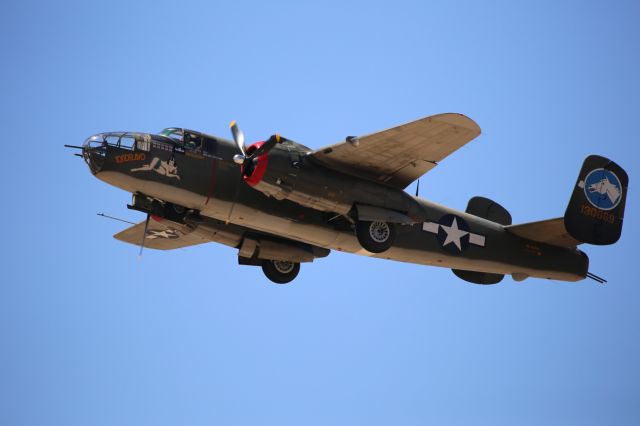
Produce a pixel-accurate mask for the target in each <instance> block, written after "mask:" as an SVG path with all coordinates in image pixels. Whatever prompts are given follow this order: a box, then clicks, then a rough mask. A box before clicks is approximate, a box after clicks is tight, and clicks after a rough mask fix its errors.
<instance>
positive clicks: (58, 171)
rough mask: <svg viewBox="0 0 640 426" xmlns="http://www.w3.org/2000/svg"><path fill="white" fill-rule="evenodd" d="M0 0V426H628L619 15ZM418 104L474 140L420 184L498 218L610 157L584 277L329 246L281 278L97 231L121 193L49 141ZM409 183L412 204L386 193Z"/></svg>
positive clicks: (252, 132)
mask: <svg viewBox="0 0 640 426" xmlns="http://www.w3.org/2000/svg"><path fill="white" fill-rule="evenodd" d="M218 3H219V4H217V5H216V4H215V3H214V2H202V3H193V2H184V4H182V3H180V2H156V1H149V2H111V1H108V2H107V1H103V2H93V3H91V2H78V3H70V2H40V3H37V2H30V1H14V0H9V1H5V2H3V6H2V25H1V26H0V48H1V52H2V59H1V60H0V61H1V62H0V63H1V67H0V87H1V92H0V93H1V95H0V123H1V124H2V129H3V138H2V139H3V140H2V144H3V147H4V153H5V156H4V158H3V161H2V164H3V167H2V169H1V170H2V171H1V176H2V181H1V182H2V183H1V184H0V185H1V187H2V208H1V209H0V218H1V220H2V224H3V229H4V231H3V238H2V241H3V243H2V255H1V257H0V264H1V266H2V278H1V284H0V424H2V425H12V426H13V425H15V426H17V425H66V426H71V425H213V424H216V425H256V424H264V425H300V424H318V425H327V424H344V425H355V424H366V425H390V424H399V425H423V424H447V425H458V424H478V425H484V424H487V425H488V424H490V425H513V424H518V425H539V424H545V425H553V424H558V425H560V424H562V425H567V424H579V425H602V424H615V425H637V424H640V343H639V331H638V326H639V325H640V309H639V308H638V303H639V302H638V300H639V298H640V280H638V277H637V275H638V274H637V266H638V260H639V257H638V251H637V249H638V239H639V238H640V230H639V221H638V219H639V217H638V197H637V194H636V192H635V191H634V189H635V182H637V181H638V179H640V165H639V160H638V154H639V149H638V123H639V119H638V115H639V114H640V108H639V106H640V105H639V102H640V101H639V99H640V84H639V83H638V79H639V76H640V58H639V56H640V53H639V52H640V49H639V48H638V44H639V42H640V25H638V22H640V5H639V3H638V2H633V1H631V2H624V1H619V2H595V1H590V2H584V1H569V2H556V1H550V2H541V1H531V2H513V1H504V2H493V1H489V2H487V1H483V2H463V1H438V2H427V1H425V2H402V1H398V2H373V1H365V2H360V3H349V4H345V3H346V2H345V3H343V2H335V3H331V2H315V3H311V2H309V3H306V2H291V3H288V2H279V1H269V2H255V3H251V2H218ZM441 112H460V113H463V114H466V115H468V116H469V117H471V118H473V119H474V120H476V121H477V122H478V124H479V125H480V126H481V128H482V129H483V134H482V135H481V136H480V137H479V138H478V139H476V140H475V141H473V142H472V143H471V144H469V145H468V146H466V147H464V148H463V149H461V150H460V151H458V152H456V153H454V154H453V155H451V156H450V157H449V158H447V159H446V160H445V161H443V162H442V164H441V165H440V166H438V167H437V168H436V169H434V170H433V171H432V172H430V173H429V174H428V175H427V176H425V177H424V178H423V179H422V181H421V195H422V196H423V197H426V198H429V199H431V200H434V201H436V202H439V203H442V204H445V205H448V206H451V207H454V208H458V209H464V207H465V206H466V203H467V200H468V199H469V198H470V197H472V196H474V195H483V196H486V197H490V198H492V199H495V200H496V201H498V202H500V203H501V204H503V205H504V206H505V207H506V208H507V209H509V210H510V212H511V214H512V215H513V218H514V223H522V222H528V221H533V220H538V219H546V218H552V217H558V216H561V215H562V214H563V212H564V209H565V207H566V204H567V202H568V200H569V196H570V193H571V191H572V188H573V185H574V184H575V179H576V177H577V173H578V171H579V169H580V166H581V164H582V161H583V159H584V157H586V156H587V155H589V154H593V153H597V154H601V155H605V156H608V157H610V158H612V159H613V160H615V161H617V162H618V163H619V164H620V165H621V166H622V167H624V168H625V169H626V170H627V172H628V173H629V176H630V181H631V188H630V190H629V198H628V203H627V211H626V221H625V225H624V231H623V235H622V239H621V240H620V242H619V243H618V244H616V245H614V246H610V247H585V251H586V252H587V253H588V254H589V256H590V258H591V271H592V272H595V273H596V274H599V275H601V276H604V277H605V278H607V279H608V280H609V284H608V285H605V286H602V285H598V284H596V283H595V282H593V281H582V282H578V283H562V282H551V281H545V280H539V279H529V280H526V281H524V282H522V283H516V282H514V281H513V280H511V279H510V278H505V280H504V281H503V282H502V283H500V284H499V285H496V286H476V285H472V284H468V283H465V282H463V281H460V280H458V279H457V278H456V277H455V276H454V275H453V274H452V273H451V271H449V270H447V269H440V268H432V267H425V266H417V265H410V264H401V263H394V262H388V261H382V260H376V259H370V258H366V257H358V256H354V255H346V254H341V253H332V254H331V255H330V256H329V257H328V258H326V259H323V260H320V261H317V262H315V263H313V264H305V265H303V267H302V271H301V273H300V275H299V277H298V278H297V280H296V281H295V282H294V283H293V284H291V285H288V286H277V285H273V284H271V283H269V282H268V281H267V280H266V278H264V276H263V275H262V272H261V270H260V269H258V268H251V267H240V266H237V264H236V262H237V261H236V251H235V250H233V249H230V248H226V247H223V246H218V245H215V244H208V245H203V246H198V247H193V248H187V249H182V250H178V251H173V252H154V251H151V250H149V251H147V252H146V253H145V255H144V256H143V258H142V260H138V259H137V251H138V250H137V248H136V247H134V246H130V245H126V244H122V243H120V242H118V241H116V240H114V239H113V238H112V237H111V235H113V234H114V233H117V232H118V231H120V230H121V229H122V228H123V224H121V223H118V222H115V221H110V220H107V219H103V218H100V217H98V216H96V213H99V212H105V213H107V214H112V215H115V216H119V217H123V218H126V219H129V220H133V221H139V220H142V219H143V217H142V215H141V214H138V213H136V212H132V211H128V210H127V209H126V208H125V205H126V204H127V203H128V202H129V201H130V196H129V195H128V194H127V193H125V192H123V191H121V190H119V189H116V188H112V187H109V186H107V185H106V184H104V183H102V182H100V181H98V180H97V179H95V178H93V177H92V176H91V174H90V172H89V170H88V168H87V167H86V165H85V164H84V163H83V162H82V160H80V159H79V158H77V157H73V156H72V152H71V151H70V150H66V149H64V148H63V147H62V145H63V144H65V143H67V144H81V143H82V141H83V140H84V139H85V138H86V137H87V136H89V135H91V134H94V133H98V132H101V131H109V130H139V131H146V132H157V131H159V130H160V129H162V128H164V127H168V126H184V127H188V128H193V129H199V130H202V131H205V132H208V133H212V134H217V135H221V136H224V137H228V136H229V131H228V124H229V122H230V121H231V120H232V119H237V120H238V121H239V123H240V125H241V126H242V128H243V129H244V131H245V133H246V134H247V137H248V139H249V140H250V141H252V140H263V139H264V138H265V137H266V136H268V135H270V134H272V133H274V132H276V131H277V132H280V133H281V134H283V135H284V136H286V137H288V138H290V139H293V140H296V141H299V142H301V143H304V144H306V145H308V146H311V147H314V148H319V147H321V146H324V145H328V144H332V143H335V142H338V141H340V140H343V139H344V137H345V136H346V135H359V134H366V133H370V132H374V131H377V130H381V129H384V128H387V127H390V126H393V125H396V124H399V123H402V122H406V121H409V120H412V119H416V118H419V117H423V116H426V115H431V114H436V113H441ZM408 190H409V191H413V186H411V187H410V188H409V189H408Z"/></svg>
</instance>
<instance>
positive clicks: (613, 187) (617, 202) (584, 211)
mask: <svg viewBox="0 0 640 426" xmlns="http://www.w3.org/2000/svg"><path fill="white" fill-rule="evenodd" d="M628 185H629V177H628V176H627V173H626V172H625V171H624V170H623V169H622V167H620V166H619V165H617V164H616V163H614V162H613V161H611V160H609V159H608V158H605V157H600V156H599V155H590V156H589V157H587V158H586V159H585V160H584V163H583V164H582V169H581V170H580V175H579V176H578V181H577V182H576V186H575V187H574V189H573V194H572V196H571V200H570V201H569V205H568V206H567V211H566V212H565V214H564V223H565V227H566V228H567V231H568V232H569V234H570V235H571V236H572V237H573V238H575V239H576V240H579V241H582V242H584V243H588V244H598V245H606V244H613V243H615V242H616V241H618V239H619V238H620V233H621V232H622V220H623V217H624V205H625V202H626V199H627V187H628Z"/></svg>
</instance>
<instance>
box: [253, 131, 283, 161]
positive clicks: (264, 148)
mask: <svg viewBox="0 0 640 426" xmlns="http://www.w3.org/2000/svg"><path fill="white" fill-rule="evenodd" d="M281 140H282V138H281V137H280V135H278V134H275V135H273V136H271V137H270V138H269V139H267V141H266V142H265V143H263V144H262V145H261V146H260V148H258V149H256V150H255V151H253V152H252V153H251V155H250V156H249V158H248V159H254V158H256V157H259V156H261V155H263V154H266V153H268V152H269V151H271V150H272V149H273V147H274V146H276V144H277V143H280V141H281Z"/></svg>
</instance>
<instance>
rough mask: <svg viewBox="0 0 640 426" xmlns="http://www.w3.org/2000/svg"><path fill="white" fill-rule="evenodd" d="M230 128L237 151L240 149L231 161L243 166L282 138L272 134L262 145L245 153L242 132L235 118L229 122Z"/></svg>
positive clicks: (269, 149)
mask: <svg viewBox="0 0 640 426" xmlns="http://www.w3.org/2000/svg"><path fill="white" fill-rule="evenodd" d="M230 128H231V134H232V135H233V140H234V141H235V142H236V146H237V147H238V151H240V154H236V155H234V156H233V161H234V163H236V164H238V165H239V166H244V165H245V164H247V163H251V162H252V161H253V159H255V158H258V157H260V156H261V155H264V154H267V153H268V152H269V151H271V150H272V149H273V147H274V146H276V144H277V143H280V140H281V139H282V138H281V137H280V135H279V134H275V135H272V136H271V137H270V138H269V139H267V140H266V141H265V142H264V143H263V144H262V145H260V146H259V147H258V148H257V149H255V150H254V151H253V152H251V153H250V154H249V155H247V150H246V148H245V145H244V133H243V132H242V130H240V127H238V123H236V122H235V120H234V121H232V122H231V125H230Z"/></svg>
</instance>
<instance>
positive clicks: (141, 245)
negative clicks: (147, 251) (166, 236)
mask: <svg viewBox="0 0 640 426" xmlns="http://www.w3.org/2000/svg"><path fill="white" fill-rule="evenodd" d="M150 218H151V215H150V214H149V213H147V220H146V221H145V222H144V232H143V233H142V242H141V243H140V253H139V254H138V258H140V257H142V250H143V249H144V240H145V239H146V238H147V228H149V219H150Z"/></svg>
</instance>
